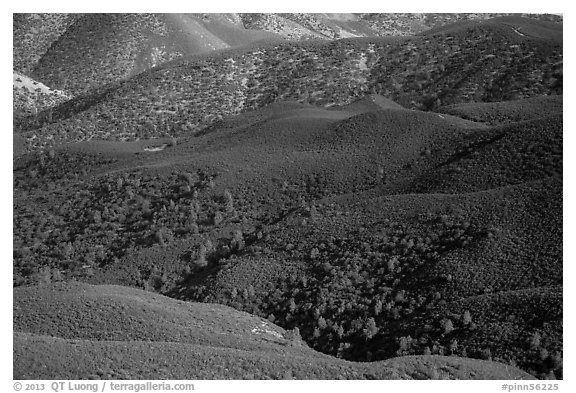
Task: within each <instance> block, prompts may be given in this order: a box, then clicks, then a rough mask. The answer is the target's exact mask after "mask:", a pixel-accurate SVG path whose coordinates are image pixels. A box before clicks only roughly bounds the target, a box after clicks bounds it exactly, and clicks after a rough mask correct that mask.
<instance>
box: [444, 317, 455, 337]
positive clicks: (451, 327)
mask: <svg viewBox="0 0 576 393" xmlns="http://www.w3.org/2000/svg"><path fill="white" fill-rule="evenodd" d="M442 329H443V330H444V334H450V333H451V332H452V331H453V330H454V324H453V323H452V320H451V319H450V318H446V319H445V320H444V321H443V322H442Z"/></svg>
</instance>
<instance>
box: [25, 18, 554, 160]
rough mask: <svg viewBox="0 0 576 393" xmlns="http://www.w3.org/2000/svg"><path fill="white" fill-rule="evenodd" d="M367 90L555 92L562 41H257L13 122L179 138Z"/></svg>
mask: <svg viewBox="0 0 576 393" xmlns="http://www.w3.org/2000/svg"><path fill="white" fill-rule="evenodd" d="M521 20H522V21H524V19H521ZM470 23H472V22H470ZM470 23H469V24H470ZM524 23H532V22H531V21H530V20H527V19H526V22H524ZM432 37H433V38H432ZM496 54H498V56H496ZM84 79H85V78H83V79H82V80H84ZM367 93H375V94H380V95H383V96H385V97H388V98H391V99H393V100H394V101H396V102H397V103H399V104H400V105H402V106H404V107H406V108H419V109H426V110H430V109H434V108H436V107H438V106H442V105H444V106H445V105H451V104H460V103H467V102H492V101H502V100H512V99H520V98H529V97H535V96H542V95H549V94H561V93H562V44H561V42H559V41H557V40H556V41H555V40H552V39H548V38H547V39H541V38H538V39H536V38H531V37H528V36H519V35H517V34H516V33H515V32H514V31H513V29H512V28H511V27H510V25H509V22H506V23H504V22H498V21H489V22H486V23H481V22H473V23H472V24H471V25H466V27H465V28H463V27H459V28H458V32H457V33H456V32H454V33H449V32H447V33H438V34H434V35H431V36H428V35H426V36H421V37H414V38H410V39H407V38H367V39H347V40H337V41H331V42H325V41H313V42H306V43H289V44H280V45H274V44H267V45H264V46H262V47H261V48H259V49H254V48H253V49H238V50H233V51H223V52H219V53H218V54H205V55H199V56H195V57H190V58H185V59H181V60H176V61H174V62H169V63H166V64H164V65H162V66H160V67H158V68H155V69H153V70H151V71H150V72H145V73H142V74H139V75H137V76H135V77H133V78H131V79H129V80H127V81H125V82H121V83H117V84H111V85H105V86H104V87H102V88H100V89H97V90H95V91H93V92H92V93H90V94H87V95H84V96H80V97H77V98H75V99H73V100H71V101H69V102H66V103H64V104H63V105H60V106H59V107H56V108H54V109H53V110H50V111H49V112H46V111H45V112H42V113H40V114H38V115H37V116H33V117H30V118H29V119H24V120H23V121H21V122H20V123H19V124H17V129H18V130H20V131H21V132H27V133H25V134H23V136H24V137H25V138H27V139H29V141H30V142H29V143H30V148H31V149H36V148H39V147H42V146H45V145H46V144H52V143H62V142H66V141H79V140H90V139H94V138H96V139H107V140H134V139H138V138H150V137H158V136H167V135H170V136H179V135H185V134H188V133H194V132H197V131H200V130H202V129H203V128H205V127H207V126H209V125H211V124H212V123H213V122H215V121H218V120H220V119H221V118H223V117H225V116H229V115H234V114H238V113H241V112H244V111H248V110H251V109H258V108H261V107H263V106H266V105H268V104H270V103H272V102H277V101H287V100H292V101H299V102H303V103H312V104H316V105H321V106H326V107H329V106H333V105H346V104H349V103H351V102H353V101H355V100H357V99H360V98H362V97H363V96H364V95H366V94H367ZM135 113H139V114H146V115H139V116H135V115H134V114H135Z"/></svg>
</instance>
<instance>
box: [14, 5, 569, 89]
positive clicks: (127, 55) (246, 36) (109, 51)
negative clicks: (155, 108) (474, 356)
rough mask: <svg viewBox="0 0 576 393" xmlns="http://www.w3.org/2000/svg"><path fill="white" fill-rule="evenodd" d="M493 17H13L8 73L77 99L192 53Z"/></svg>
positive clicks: (391, 32)
mask: <svg viewBox="0 0 576 393" xmlns="http://www.w3.org/2000/svg"><path fill="white" fill-rule="evenodd" d="M500 15H505V14H297V13H295V14H15V16H14V27H13V33H14V66H13V68H14V70H15V71H18V72H21V73H24V74H26V75H28V76H30V77H32V78H34V79H37V80H39V81H40V82H42V83H44V84H47V85H49V86H53V87H54V88H57V89H60V90H67V91H70V92H72V93H74V94H79V93H83V92H86V91H88V90H89V89H90V88H92V87H97V86H100V85H102V84H103V83H108V82H114V81H118V80H122V79H124V78H126V77H129V76H131V75H135V74H137V73H139V72H142V71H145V70H147V69H149V68H151V67H154V66H157V65H159V64H161V63H163V62H165V61H169V60H172V59H175V58H179V57H182V56H187V55H190V54H194V53H202V52H207V51H213V50H219V49H224V48H230V47H238V46H245V45H249V44H252V43H254V42H259V41H280V40H283V39H288V40H306V39H323V40H334V39H341V38H352V37H376V36H399V35H400V36H406V35H414V34H417V33H420V32H423V31H426V30H429V29H431V28H434V27H438V26H444V25H447V24H450V23H453V22H455V21H461V20H483V19H487V18H492V17H495V16H500ZM519 15H521V14H519ZM530 16H531V17H533V18H538V19H545V20H549V19H553V20H555V21H556V22H559V21H560V22H561V20H562V19H561V17H556V18H552V16H550V15H530ZM80 79H81V80H82V82H80V81H79V80H80Z"/></svg>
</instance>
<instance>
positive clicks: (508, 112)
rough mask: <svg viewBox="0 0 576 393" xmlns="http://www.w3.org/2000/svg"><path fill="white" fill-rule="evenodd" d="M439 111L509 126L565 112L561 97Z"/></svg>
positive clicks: (471, 105) (467, 105)
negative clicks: (509, 124)
mask: <svg viewBox="0 0 576 393" xmlns="http://www.w3.org/2000/svg"><path fill="white" fill-rule="evenodd" d="M438 111H440V112H443V113H447V114H451V115H455V116H459V117H462V118H464V119H468V120H472V121H476V122H483V123H487V124H508V123H514V122H519V121H523V120H532V119H538V118H541V117H545V116H550V115H553V114H557V113H560V114H561V113H562V111H563V100H562V96H561V95H553V96H543V97H533V98H526V99H523V100H513V101H502V102H485V103H478V102H474V103H467V104H456V105H448V106H445V107H441V108H438Z"/></svg>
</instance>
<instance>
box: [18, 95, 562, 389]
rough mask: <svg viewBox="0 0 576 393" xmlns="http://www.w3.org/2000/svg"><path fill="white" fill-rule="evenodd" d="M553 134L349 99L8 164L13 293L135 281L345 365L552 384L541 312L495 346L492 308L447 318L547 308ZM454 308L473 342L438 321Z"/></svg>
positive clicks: (556, 317) (74, 147)
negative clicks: (62, 284) (389, 363)
mask: <svg viewBox="0 0 576 393" xmlns="http://www.w3.org/2000/svg"><path fill="white" fill-rule="evenodd" d="M518 107H519V108H521V107H522V106H520V105H519V106H518ZM561 130H562V117H561V116H560V115H554V116H549V117H544V118H540V119H536V120H529V121H522V122H514V123H510V124H507V125H504V126H500V125H498V126H488V125H486V124H485V123H482V122H473V121H470V120H464V119H462V118H458V117H456V116H449V115H443V114H439V113H434V112H423V111H416V110H407V109H404V108H402V107H400V106H399V105H397V104H395V103H394V102H393V101H390V100H387V99H384V98H383V97H379V96H368V97H366V98H365V99H363V100H360V101H357V102H355V103H353V104H350V105H348V106H342V107H338V108H336V107H332V108H329V109H326V108H322V107H318V106H313V105H310V104H301V103H295V102H291V103H290V102H287V103H274V104H271V105H269V106H267V107H265V108H262V109H259V110H255V111H251V112H246V113H243V114H241V115H239V116H231V117H228V118H223V119H222V120H221V121H219V122H217V123H215V124H214V125H213V126H212V127H211V128H208V129H206V130H205V131H204V132H202V133H200V134H197V135H196V136H193V137H188V138H181V139H180V140H179V141H178V142H177V143H172V142H171V141H170V140H168V141H166V142H165V146H166V147H165V148H164V149H163V150H160V151H157V152H146V150H144V149H145V147H146V146H149V144H148V145H147V144H146V141H139V142H135V143H132V144H125V143H121V142H83V143H78V144H70V145H64V146H60V147H58V148H57V149H56V150H50V151H48V152H47V153H46V152H36V153H30V154H26V155H23V156H22V157H20V158H18V159H17V160H16V161H15V165H14V167H15V184H14V188H15V191H16V192H17V194H18V198H16V199H15V207H14V220H15V221H14V247H15V254H14V258H15V260H14V262H15V265H14V266H15V276H14V277H15V285H23V284H25V285H30V284H33V283H37V282H40V283H46V282H51V281H61V280H64V281H67V280H69V279H71V278H72V277H74V278H75V279H79V280H83V281H88V282H93V283H101V284H105V283H114V284H121V285H128V286H136V287H141V288H147V289H149V290H156V291H160V292H162V293H165V294H168V295H169V296H171V297H175V298H178V299H183V300H193V301H200V302H209V303H214V302H216V303H223V304H226V305H229V306H231V307H233V308H236V309H240V310H244V311H247V312H249V313H251V314H256V315H259V316H261V317H263V318H267V319H268V320H270V321H271V322H274V323H277V324H279V325H280V326H283V327H284V328H288V329H291V328H294V327H299V329H300V332H301V334H302V337H303V339H304V340H305V341H306V342H307V343H308V345H310V346H311V347H313V348H314V349H316V350H319V351H321V352H324V353H328V354H331V355H334V356H337V357H341V358H344V359H348V360H354V361H359V360H360V361H367V360H371V361H374V360H384V359H389V358H390V357H391V356H396V355H423V354H424V355H429V354H432V355H440V356H443V355H448V354H453V355H458V356H468V357H472V358H482V359H494V360H496V361H501V362H506V363H509V364H515V365H518V366H519V367H521V368H522V369H524V370H526V371H530V372H531V373H533V375H537V376H539V377H541V378H544V377H550V376H554V377H556V378H561V377H562V371H561V365H560V360H559V359H561V356H562V355H561V353H562V349H561V344H560V343H561V336H562V326H561V309H558V308H557V309H556V311H555V312H554V313H551V314H543V313H542V311H541V310H543V309H547V310H551V306H550V305H547V306H541V305H540V304H541V303H539V302H536V301H535V300H530V301H526V307H527V308H525V309H520V308H517V310H518V311H517V312H518V315H517V317H515V318H516V319H515V320H514V321H510V323H509V324H507V325H505V326H506V327H507V329H509V331H506V332H505V333H503V334H502V336H498V335H497V334H496V333H495V332H501V331H502V328H498V329H500V330H498V329H496V330H494V329H495V328H494V324H495V323H496V324H501V323H504V321H503V320H501V318H504V314H503V313H499V312H496V313H495V314H490V315H484V314H483V312H481V311H480V308H479V306H476V305H474V304H473V303H471V304H470V307H469V308H470V310H468V309H465V310H461V307H460V306H458V307H460V308H457V307H456V305H457V304H460V303H458V302H465V301H466V299H472V298H477V297H478V296H484V295H486V297H485V298H482V297H480V298H478V299H479V300H482V301H483V302H484V301H497V302H501V303H502V302H503V301H502V300H501V299H500V298H497V299H492V298H491V297H490V296H492V294H500V293H502V294H503V295H504V294H505V293H506V294H507V295H506V296H511V297H505V298H504V299H509V300H506V301H508V302H509V303H513V302H515V301H517V300H514V299H516V297H515V296H516V295H518V296H520V295H522V296H523V297H521V299H525V298H526V296H528V297H530V296H540V297H541V298H542V299H544V300H543V301H546V302H552V303H553V304H556V305H558V304H559V303H558V302H561V297H559V295H560V293H561V292H558V291H556V290H555V289H554V288H558V287H561V286H562V241H561V228H562V191H561V190H562V182H561V179H562V153H561V151H562V150H561V146H562V132H561ZM115 146H116V147H115ZM76 206H81V207H82V209H81V210H78V209H76V208H74V207H76ZM535 255H537V256H538V257H537V258H534V256H535ZM536 290H537V291H536ZM534 291H536V292H534ZM538 291H540V292H538ZM549 293H550V295H549ZM508 294H509V295H508ZM504 303H505V302H504ZM447 305H454V307H456V308H455V310H459V311H450V310H451V309H450V308H446V307H445V306H447ZM467 307H468V306H467ZM538 307H541V308H538ZM492 309H494V310H498V309H497V308H494V307H492ZM472 310H474V313H472ZM464 311H468V312H469V313H470V314H471V315H470V317H471V318H472V320H473V321H474V323H475V328H474V329H475V330H474V332H477V333H474V335H470V334H469V333H465V332H467V330H466V329H468V327H467V325H463V327H459V325H457V323H460V322H458V321H461V320H462V316H461V315H460V314H458V315H459V316H457V317H455V315H457V313H464ZM38 313H39V312H34V313H32V314H33V315H36V314H38ZM508 314H509V312H508ZM508 314H506V315H508ZM532 314H534V315H540V316H541V319H540V320H539V321H540V322H538V324H534V323H532V324H531V325H527V324H526V323H525V322H526V321H528V320H530V318H531V317H530V315H532ZM429 315H431V316H429ZM447 316H451V317H450V318H454V320H452V321H451V322H450V323H451V324H452V325H453V327H452V328H450V329H449V330H450V333H452V329H454V333H453V334H447V333H442V332H443V331H444V330H443V329H444V325H445V324H446V323H447V322H446V317H447ZM418 318H428V319H429V321H430V323H429V325H430V327H429V328H426V329H425V330H422V331H421V330H418V329H416V328H415V325H414V323H415V322H413V321H418V320H420V319H418ZM506 323H508V322H506ZM466 324H470V322H469V321H468V322H466ZM498 326H500V325H498ZM458 329H463V330H458ZM379 332H381V333H379ZM35 333H46V332H35ZM511 334H513V335H515V337H518V339H517V340H516V341H514V340H512V341H511V339H510V337H511V336H510V335H511ZM536 334H537V335H539V336H540V337H541V343H540V344H539V346H538V347H537V348H536V349H537V350H536V349H533V351H532V349H530V348H531V347H526V346H525V344H524V343H525V342H527V340H529V339H530V337H532V336H534V335H536ZM406 337H410V338H406ZM479 337H490V341H489V342H490V345H489V346H488V347H487V346H486V345H484V344H482V341H481V339H480V338H479ZM64 338H66V337H64ZM406 340H407V341H406ZM410 340H414V342H412V341H410ZM529 351H532V352H529ZM541 353H542V355H541ZM540 357H541V358H540Z"/></svg>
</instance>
